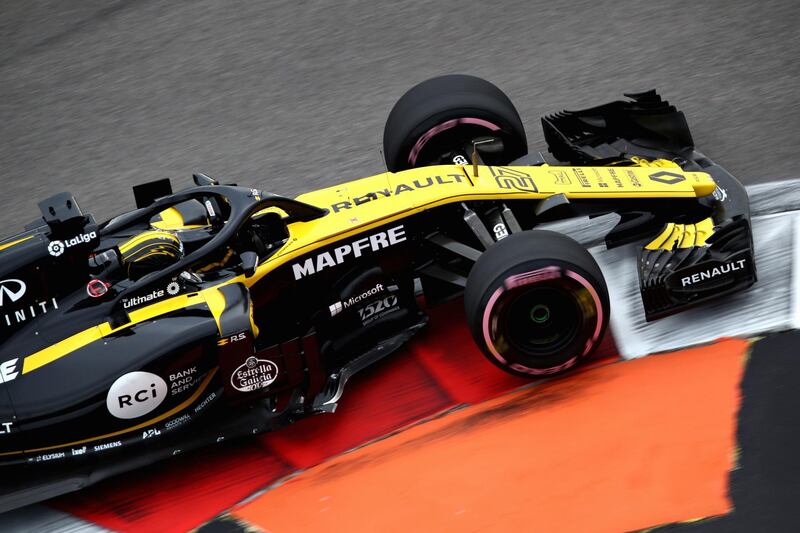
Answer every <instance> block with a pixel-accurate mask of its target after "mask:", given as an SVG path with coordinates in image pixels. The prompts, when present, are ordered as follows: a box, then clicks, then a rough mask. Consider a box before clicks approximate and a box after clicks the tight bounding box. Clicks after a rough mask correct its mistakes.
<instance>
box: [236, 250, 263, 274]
mask: <svg viewBox="0 0 800 533" xmlns="http://www.w3.org/2000/svg"><path fill="white" fill-rule="evenodd" d="M239 257H240V258H241V259H242V270H243V271H244V277H246V278H251V277H253V274H255V273H256V268H257V267H258V254H257V253H255V252H242V254H241V255H240V256H239Z"/></svg>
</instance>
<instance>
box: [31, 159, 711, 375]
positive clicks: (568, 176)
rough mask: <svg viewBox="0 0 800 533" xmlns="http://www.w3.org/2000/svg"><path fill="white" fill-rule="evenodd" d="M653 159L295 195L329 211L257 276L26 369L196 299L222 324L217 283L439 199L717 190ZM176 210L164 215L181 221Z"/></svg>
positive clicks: (100, 333)
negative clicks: (644, 163) (631, 163)
mask: <svg viewBox="0 0 800 533" xmlns="http://www.w3.org/2000/svg"><path fill="white" fill-rule="evenodd" d="M653 163H654V162H649V165H648V166H644V167H641V166H639V167H636V166H630V167H562V166H558V167H551V166H547V165H542V166H535V167H523V166H515V167H489V166H479V167H478V169H477V170H478V173H477V175H475V173H474V169H473V167H471V166H467V167H463V166H455V165H446V166H433V167H424V168H419V169H412V170H406V171H403V172H398V173H389V172H387V173H384V174H378V175H376V176H371V177H368V178H364V179H360V180H356V181H352V182H349V183H345V184H342V185H337V186H333V187H328V188H326V189H320V190H317V191H314V192H309V193H306V194H303V195H301V196H299V197H298V198H297V199H298V200H300V201H302V202H305V203H308V204H312V205H315V206H318V207H323V208H326V209H328V210H329V213H328V214H327V215H326V216H324V217H322V218H319V219H316V220H312V221H310V222H295V223H293V224H291V225H290V226H289V235H290V236H289V240H288V241H287V243H286V244H285V245H284V246H283V248H281V249H280V250H278V251H277V252H276V253H275V254H274V255H272V256H271V257H269V258H268V259H267V260H266V261H265V262H264V263H262V264H261V265H259V267H258V268H257V269H256V272H255V274H254V275H253V276H251V277H249V278H245V277H244V276H243V275H240V276H238V277H235V278H232V279H228V280H226V281H224V282H222V283H220V284H219V285H217V286H215V287H212V288H209V289H205V290H203V291H200V292H199V293H194V294H189V295H179V296H176V297H173V298H168V299H165V300H162V301H160V302H156V303H153V304H151V305H149V306H143V307H141V308H138V309H136V310H135V311H132V312H131V313H130V315H129V316H130V322H129V323H128V324H126V325H124V326H122V327H121V328H116V329H115V328H112V327H111V326H110V324H109V323H102V324H99V325H97V326H94V327H91V328H88V329H86V330H84V331H82V332H79V333H77V334H75V335H73V336H72V337H69V338H67V339H64V340H63V341H61V342H58V343H55V344H53V345H51V346H49V347H47V348H45V349H44V350H41V351H40V352H38V353H34V354H31V355H28V356H27V357H25V359H24V365H23V370H22V372H23V374H26V373H28V372H31V371H34V370H36V369H37V368H40V367H42V366H44V365H46V364H49V363H51V362H53V361H55V360H57V359H60V358H61V357H64V356H66V355H68V354H69V353H72V352H73V351H75V350H78V349H79V348H81V347H83V346H86V345H87V344H89V343H91V342H95V341H98V340H100V339H102V338H104V337H106V336H107V335H110V334H112V333H115V332H117V331H119V330H121V329H125V328H128V327H130V326H132V325H134V324H137V323H140V322H144V321H146V320H152V319H154V318H157V317H158V316H160V315H163V314H165V313H168V312H171V311H175V310H177V309H181V308H184V307H188V306H191V305H197V304H205V305H207V307H208V308H209V309H210V310H211V312H212V314H213V315H214V317H215V319H216V320H217V322H218V325H219V316H220V314H221V313H222V311H223V310H224V306H225V303H224V298H223V297H222V295H221V293H220V292H219V291H218V289H219V288H220V287H222V286H224V285H227V284H229V283H244V284H245V285H246V286H248V287H250V286H252V285H254V284H255V283H257V282H258V281H259V280H260V279H262V278H263V277H264V276H266V275H267V274H269V273H270V272H271V271H273V270H275V269H276V268H278V267H279V266H281V265H284V264H286V263H288V262H290V261H292V260H293V259H295V258H297V257H299V256H301V255H303V254H306V253H308V252H310V251H313V250H314V249H317V248H320V247H323V246H326V245H329V244H331V243H334V242H336V241H338V240H341V239H346V238H349V237H353V236H357V235H361V234H363V233H364V232H366V231H369V230H371V229H372V228H374V227H377V226H381V225H384V224H387V223H390V222H394V221H400V220H402V219H404V218H405V217H408V216H410V215H413V214H415V213H419V212H421V211H424V210H427V209H431V208H434V207H438V206H441V205H445V204H450V203H456V202H462V201H474V200H537V199H544V198H547V197H549V196H552V195H558V194H563V195H564V196H565V197H566V198H568V199H574V200H587V199H606V200H608V199H627V198H639V199H642V198H662V199H669V198H697V197H703V196H707V195H709V194H711V193H713V192H714V190H715V189H716V184H715V183H714V181H713V180H712V178H711V177H710V176H709V175H708V174H706V173H704V172H684V171H682V170H681V169H680V168H677V167H673V166H672V164H670V162H664V163H667V164H653ZM266 211H269V210H265V212H266ZM171 216H172V214H171V215H169V216H168V217H166V220H170V221H174V222H177V220H176V219H174V218H170V217H171ZM712 231H713V227H712V226H711V221H710V220H707V221H703V222H701V223H698V224H695V225H687V226H684V225H675V224H670V225H669V227H668V228H667V229H666V230H665V231H664V233H662V235H660V236H659V237H658V238H657V239H655V240H654V241H653V242H652V243H650V244H649V245H648V248H649V249H656V248H659V247H662V246H668V245H670V246H672V245H673V244H674V242H675V240H676V238H673V235H676V236H679V237H680V238H679V239H678V240H680V243H679V244H680V246H681V247H683V246H684V245H685V246H692V245H698V246H699V245H702V244H704V243H705V239H706V238H707V237H708V236H709V235H710V234H711V232H712ZM651 246H654V247H655V248H651ZM253 326H254V332H256V335H257V328H256V327H255V324H253Z"/></svg>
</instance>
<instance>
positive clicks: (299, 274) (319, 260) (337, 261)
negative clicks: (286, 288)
mask: <svg viewBox="0 0 800 533" xmlns="http://www.w3.org/2000/svg"><path fill="white" fill-rule="evenodd" d="M406 238H407V237H406V230H405V228H404V227H403V226H402V225H400V226H395V227H394V228H391V229H388V230H386V231H381V232H378V233H374V234H372V235H370V236H368V237H364V238H363V239H358V240H357V241H353V242H352V243H350V244H343V245H341V246H338V247H336V248H335V249H333V250H332V251H330V252H323V253H321V254H318V255H317V256H316V257H309V258H308V259H306V260H305V261H303V262H302V263H295V264H293V265H292V272H293V273H294V279H295V280H299V279H302V278H304V277H306V276H311V275H312V274H316V273H317V272H319V271H320V270H324V269H326V268H328V267H334V266H336V265H341V264H342V263H344V262H345V261H347V260H348V258H350V256H352V257H361V256H362V255H363V254H364V252H367V251H372V252H377V251H378V250H380V249H382V248H388V247H390V246H394V245H395V244H398V243H401V242H403V241H405V240H406Z"/></svg>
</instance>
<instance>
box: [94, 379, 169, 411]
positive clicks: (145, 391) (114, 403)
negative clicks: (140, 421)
mask: <svg viewBox="0 0 800 533" xmlns="http://www.w3.org/2000/svg"><path fill="white" fill-rule="evenodd" d="M167 391H168V388H167V383H166V382H165V381H164V380H163V379H161V377H160V376H157V375H155V374H152V373H150V372H129V373H127V374H125V375H124V376H120V377H119V378H117V380H116V381H115V382H114V384H113V385H111V388H110V389H108V396H107V397H106V407H107V408H108V412H109V413H111V414H112V415H114V416H115V417H117V418H123V419H126V420H128V419H131V418H139V417H140V416H144V415H146V414H147V413H149V412H151V411H153V410H154V409H155V408H156V407H158V406H159V405H161V402H163V401H164V399H165V398H166V397H167Z"/></svg>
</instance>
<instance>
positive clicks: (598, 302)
mask: <svg viewBox="0 0 800 533" xmlns="http://www.w3.org/2000/svg"><path fill="white" fill-rule="evenodd" d="M464 306H465V310H466V317H467V321H468V323H469V327H470V330H471V332H472V336H473V338H474V339H475V342H476V343H477V344H478V346H479V347H480V348H481V350H482V351H483V353H484V354H485V355H486V357H488V358H489V360H490V361H492V362H493V363H494V364H496V365H497V366H499V367H500V368H502V369H503V370H505V371H507V372H510V373H512V374H516V375H519V376H524V377H536V376H547V375H551V374H556V373H559V372H564V371H566V370H568V369H570V368H572V367H574V366H575V365H576V364H578V363H579V362H581V361H582V360H583V359H585V358H586V357H587V356H589V354H591V353H592V351H594V349H595V348H596V347H597V346H598V344H599V343H600V341H601V340H602V338H603V334H604V333H605V329H606V326H607V325H608V318H609V301H608V289H607V287H606V283H605V280H604V278H603V274H602V272H601V271H600V268H599V267H598V266H597V263H596V262H595V260H594V258H593V257H592V256H591V254H589V252H588V251H587V250H586V249H585V248H584V247H583V246H581V245H580V244H579V243H577V242H575V241H574V240H572V239H570V238H569V237H567V236H566V235H562V234H560V233H555V232H552V231H544V230H531V231H525V232H522V233H516V234H513V235H511V236H509V237H507V238H505V239H503V240H501V241H499V242H498V243H496V244H494V245H492V246H491V247H490V248H489V249H488V250H486V252H485V253H484V254H483V255H481V257H480V258H479V259H478V261H477V262H476V263H475V266H474V267H473V269H472V271H471V272H470V275H469V278H468V279H467V287H466V291H465V293H464Z"/></svg>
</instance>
